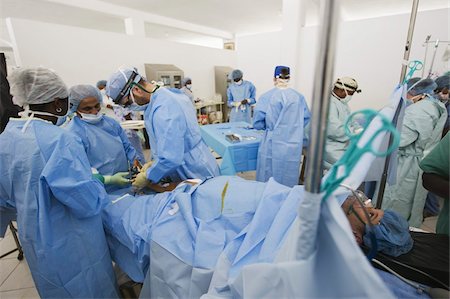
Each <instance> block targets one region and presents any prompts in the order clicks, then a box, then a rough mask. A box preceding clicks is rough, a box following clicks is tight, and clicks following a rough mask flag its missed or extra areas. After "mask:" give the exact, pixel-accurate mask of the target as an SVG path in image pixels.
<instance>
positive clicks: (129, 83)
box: [113, 71, 141, 105]
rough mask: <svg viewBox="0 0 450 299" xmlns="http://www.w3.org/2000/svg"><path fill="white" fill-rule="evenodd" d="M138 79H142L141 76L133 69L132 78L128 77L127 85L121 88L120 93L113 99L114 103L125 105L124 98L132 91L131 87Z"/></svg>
mask: <svg viewBox="0 0 450 299" xmlns="http://www.w3.org/2000/svg"><path fill="white" fill-rule="evenodd" d="M136 80H137V81H138V82H139V80H141V76H140V75H139V74H138V73H137V72H135V71H133V72H132V73H131V76H130V78H128V81H127V83H125V85H124V86H123V88H122V89H121V90H120V92H119V94H118V95H117V96H116V98H115V99H113V101H114V103H116V104H122V105H123V101H122V100H123V99H124V97H125V96H126V95H128V93H129V92H130V90H131V88H132V87H133V86H134V85H135V84H136V83H138V82H136Z"/></svg>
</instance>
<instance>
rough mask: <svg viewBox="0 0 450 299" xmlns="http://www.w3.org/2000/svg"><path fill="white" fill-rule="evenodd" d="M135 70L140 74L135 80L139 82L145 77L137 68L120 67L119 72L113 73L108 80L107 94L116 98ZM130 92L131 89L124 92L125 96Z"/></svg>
mask: <svg viewBox="0 0 450 299" xmlns="http://www.w3.org/2000/svg"><path fill="white" fill-rule="evenodd" d="M133 72H136V73H137V74H138V76H136V78H135V80H134V82H136V83H138V82H139V81H140V80H141V79H142V78H143V77H142V76H141V75H140V74H139V73H138V71H137V69H136V68H133V69H119V70H118V71H117V72H115V73H113V74H112V75H111V77H110V78H109V80H108V84H107V85H106V95H107V96H108V97H110V98H111V99H113V100H115V99H116V98H117V96H118V95H119V93H120V92H121V91H122V88H124V86H125V84H127V81H128V79H129V78H130V77H131V74H132V73H133ZM128 93H129V90H128V91H127V92H126V93H125V94H124V96H127V95H128Z"/></svg>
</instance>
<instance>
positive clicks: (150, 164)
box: [141, 161, 153, 172]
mask: <svg viewBox="0 0 450 299" xmlns="http://www.w3.org/2000/svg"><path fill="white" fill-rule="evenodd" d="M152 165H153V161H149V162H147V163H145V164H144V166H142V168H141V172H147V169H149V168H150V167H152Z"/></svg>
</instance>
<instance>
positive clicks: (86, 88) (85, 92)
mask: <svg viewBox="0 0 450 299" xmlns="http://www.w3.org/2000/svg"><path fill="white" fill-rule="evenodd" d="M89 97H94V98H96V99H97V100H98V102H99V103H100V104H101V103H102V102H103V98H102V94H101V93H100V91H99V90H98V89H97V88H96V87H94V86H92V85H84V84H81V85H75V86H72V87H71V88H69V102H70V110H69V112H70V113H75V111H77V109H78V106H79V105H80V103H81V101H82V100H84V99H85V98H89Z"/></svg>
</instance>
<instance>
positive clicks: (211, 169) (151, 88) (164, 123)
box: [106, 69, 219, 189]
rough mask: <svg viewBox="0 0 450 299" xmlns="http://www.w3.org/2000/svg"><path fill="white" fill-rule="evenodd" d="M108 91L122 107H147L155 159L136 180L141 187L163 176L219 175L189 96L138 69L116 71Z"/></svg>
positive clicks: (148, 127) (148, 128)
mask: <svg viewBox="0 0 450 299" xmlns="http://www.w3.org/2000/svg"><path fill="white" fill-rule="evenodd" d="M106 93H107V95H108V96H109V97H111V98H112V99H113V100H114V101H115V103H118V104H120V105H123V106H126V107H128V106H146V109H145V112H144V121H145V127H146V129H147V133H148V136H149V141H150V147H151V153H152V160H153V162H152V163H151V165H149V167H148V168H147V170H146V171H145V172H141V173H140V174H139V175H138V176H137V177H136V179H135V181H134V183H133V186H134V187H135V188H138V189H139V188H142V187H144V186H145V185H146V184H148V183H149V182H153V183H158V182H160V181H161V180H162V179H164V180H171V181H174V182H175V181H181V180H185V179H188V178H199V179H205V178H208V177H214V176H217V175H219V168H218V166H217V163H216V160H215V158H214V157H213V155H212V154H211V152H210V150H209V148H208V147H207V146H206V144H205V142H204V141H203V139H202V137H201V134H200V128H199V126H198V124H197V118H196V116H195V111H194V109H192V103H191V101H190V100H189V98H188V97H187V96H186V95H184V93H183V92H182V91H180V90H179V89H172V88H159V86H158V85H155V84H153V83H151V82H148V81H147V80H146V79H145V78H144V77H142V76H141V75H140V74H139V73H138V72H137V70H135V69H124V70H122V69H121V70H119V71H117V72H116V73H114V74H113V75H112V76H111V78H110V80H108V85H107V86H106Z"/></svg>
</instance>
